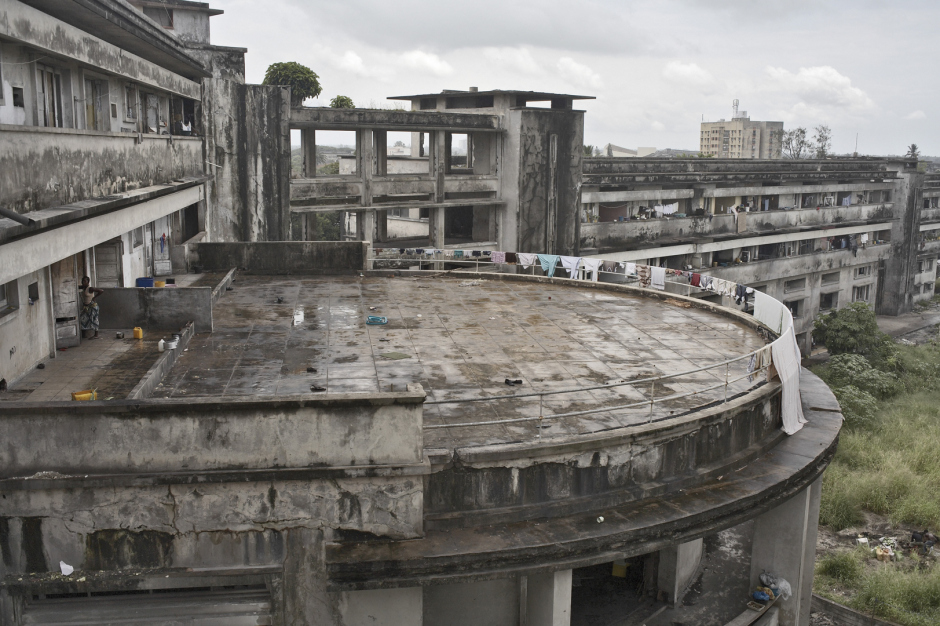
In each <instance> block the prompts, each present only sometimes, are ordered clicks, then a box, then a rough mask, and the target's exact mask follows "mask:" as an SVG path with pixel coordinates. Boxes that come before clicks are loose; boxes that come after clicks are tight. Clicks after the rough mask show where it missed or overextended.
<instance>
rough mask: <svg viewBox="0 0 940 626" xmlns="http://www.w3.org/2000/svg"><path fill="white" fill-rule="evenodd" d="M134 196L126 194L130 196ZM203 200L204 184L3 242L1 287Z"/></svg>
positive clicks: (1, 248)
mask: <svg viewBox="0 0 940 626" xmlns="http://www.w3.org/2000/svg"><path fill="white" fill-rule="evenodd" d="M133 195H134V194H133V193H130V194H127V196H129V197H133ZM204 198H205V186H204V185H199V186H198V187H190V188H188V189H183V190H182V191H177V192H175V193H172V194H170V195H167V196H162V197H159V198H155V199H153V200H147V201H144V202H141V203H139V204H135V205H132V206H129V207H127V208H124V209H120V210H117V211H113V212H111V213H107V214H104V215H98V216H95V217H90V218H87V219H84V220H82V221H79V222H76V223H74V224H71V225H69V226H68V227H67V228H65V227H62V228H53V229H51V230H43V231H40V232H38V233H36V234H35V235H32V236H27V237H22V238H20V239H16V240H14V241H11V242H9V243H5V244H3V245H2V246H0V284H3V283H7V282H9V281H11V280H14V279H16V278H19V277H20V276H24V275H26V274H29V273H30V272H35V271H37V270H39V269H42V268H44V267H46V266H48V265H51V264H52V263H55V262H56V261H58V260H60V259H64V258H65V257H68V256H71V255H73V254H78V253H79V252H82V251H83V250H87V249H88V248H93V247H94V246H97V245H98V244H100V243H104V242H105V241H108V240H109V239H114V238H115V237H119V236H121V235H123V234H124V233H126V232H129V231H131V230H134V229H135V228H137V227H139V226H143V225H144V224H148V223H150V222H152V221H154V220H156V219H159V218H161V217H164V216H167V215H169V214H171V213H174V212H176V211H179V210H180V209H184V208H186V207H188V206H189V205H191V204H195V203H197V202H199V201H201V200H203V199H204Z"/></svg>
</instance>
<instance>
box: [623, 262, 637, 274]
mask: <svg viewBox="0 0 940 626" xmlns="http://www.w3.org/2000/svg"><path fill="white" fill-rule="evenodd" d="M623 273H624V274H626V275H627V276H635V275H636V273H637V272H636V263H624V264H623Z"/></svg>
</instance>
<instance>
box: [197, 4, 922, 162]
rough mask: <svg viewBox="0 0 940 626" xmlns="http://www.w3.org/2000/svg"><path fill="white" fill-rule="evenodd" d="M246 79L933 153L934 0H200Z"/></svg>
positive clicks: (862, 149)
mask: <svg viewBox="0 0 940 626" xmlns="http://www.w3.org/2000/svg"><path fill="white" fill-rule="evenodd" d="M209 2H210V5H211V6H213V7H216V8H220V9H223V10H224V11H225V14H224V15H220V16H218V17H214V18H212V42H213V43H215V44H219V45H231V46H241V47H246V48H248V55H247V58H246V62H247V80H248V82H261V80H262V78H263V77H264V71H265V69H266V68H267V66H268V65H269V64H270V63H274V62H277V61H298V62H300V63H303V64H304V65H307V66H309V67H310V68H311V69H313V70H314V71H315V72H316V73H317V74H319V76H320V82H321V84H322V85H323V94H322V95H321V96H320V98H319V99H318V100H311V101H308V102H307V104H312V105H317V104H320V105H322V106H326V105H328V104H329V101H330V99H331V98H332V97H333V96H335V95H337V94H343V95H346V96H349V97H351V98H352V99H353V100H354V101H355V103H356V105H357V106H369V105H370V104H371V105H372V106H386V100H385V98H386V97H388V96H394V95H403V94H414V93H431V92H439V91H441V90H442V89H467V88H468V87H470V86H471V85H473V86H476V87H479V88H480V89H481V90H486V89H521V90H539V91H554V92H562V93H575V94H584V95H591V96H596V97H597V100H593V101H586V102H582V103H581V104H580V105H579V106H580V107H581V108H583V109H585V110H586V111H587V114H586V116H585V138H584V139H585V143H589V144H596V145H603V144H606V143H608V142H609V143H614V144H617V145H620V146H624V147H629V148H636V147H637V146H656V147H658V148H680V149H695V150H697V149H698V132H699V122H701V120H702V119H703V116H704V119H705V120H706V121H715V120H717V119H719V118H726V119H727V118H729V117H730V116H731V103H732V100H733V99H735V98H738V99H739V100H740V101H741V109H743V110H746V111H748V113H749V115H750V117H751V119H754V120H782V121H784V122H785V123H786V127H787V128H792V127H795V126H807V127H813V126H816V125H818V124H827V125H829V126H830V127H831V128H832V134H833V149H834V150H835V151H836V152H851V151H853V150H854V149H855V140H856V133H857V134H858V151H859V153H861V154H903V153H904V152H905V150H906V147H907V146H908V145H909V144H911V143H916V144H918V145H919V146H920V147H921V153H922V154H924V155H940V119H938V118H940V109H938V107H937V103H938V102H940V88H938V81H940V78H938V77H940V72H938V71H937V60H936V56H937V55H936V46H935V45H934V44H933V43H932V42H934V41H936V37H937V28H938V26H937V25H938V24H940V2H937V1H936V0H894V1H892V2H888V1H876V0H842V1H826V0H812V1H811V0H711V1H709V0H655V1H643V0H578V1H571V0H569V1H566V2H562V1H559V0H538V1H533V0H521V1H520V0H508V1H506V0H503V1H496V0H475V1H473V2H465V3H459V4H458V3H451V2H441V1H440V0H438V1H435V2H428V1H423V0H392V1H390V0H384V1H357V0H338V1H333V2H314V1H311V0H264V2H259V1H258V0H209Z"/></svg>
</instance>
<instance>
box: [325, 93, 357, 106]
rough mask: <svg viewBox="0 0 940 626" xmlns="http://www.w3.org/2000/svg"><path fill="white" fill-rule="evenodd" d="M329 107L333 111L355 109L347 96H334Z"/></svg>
mask: <svg viewBox="0 0 940 626" xmlns="http://www.w3.org/2000/svg"><path fill="white" fill-rule="evenodd" d="M330 106H331V107H333V108H334V109H355V108H356V105H355V104H353V101H352V98H350V97H349V96H336V97H335V98H333V99H332V100H330Z"/></svg>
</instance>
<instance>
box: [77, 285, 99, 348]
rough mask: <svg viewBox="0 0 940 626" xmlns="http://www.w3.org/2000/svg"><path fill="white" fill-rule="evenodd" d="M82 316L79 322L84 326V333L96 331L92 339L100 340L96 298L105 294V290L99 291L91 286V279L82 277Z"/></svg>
mask: <svg viewBox="0 0 940 626" xmlns="http://www.w3.org/2000/svg"><path fill="white" fill-rule="evenodd" d="M80 293H81V295H82V314H81V316H79V318H78V319H79V322H80V323H81V326H82V332H83V333H84V332H85V331H86V330H94V331H95V336H94V337H90V339H97V338H98V303H97V302H95V298H97V297H98V296H99V295H101V294H103V293H104V289H98V288H96V287H92V286H91V279H90V278H88V277H87V276H83V277H82V289H81V292H80Z"/></svg>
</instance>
